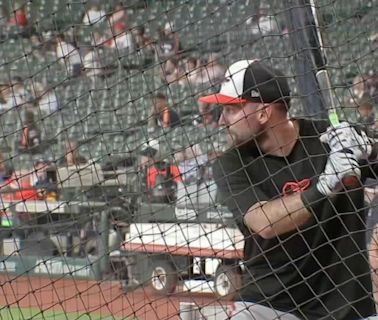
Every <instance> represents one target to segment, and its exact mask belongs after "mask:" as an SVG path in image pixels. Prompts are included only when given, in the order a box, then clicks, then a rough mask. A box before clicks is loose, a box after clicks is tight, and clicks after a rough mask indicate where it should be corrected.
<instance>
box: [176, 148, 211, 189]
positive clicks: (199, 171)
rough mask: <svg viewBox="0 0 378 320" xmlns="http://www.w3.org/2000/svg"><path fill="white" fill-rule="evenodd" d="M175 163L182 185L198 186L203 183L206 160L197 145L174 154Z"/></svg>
mask: <svg viewBox="0 0 378 320" xmlns="http://www.w3.org/2000/svg"><path fill="white" fill-rule="evenodd" d="M175 161H176V163H177V165H178V168H179V171H180V174H181V180H182V182H183V183H184V184H187V185H188V184H197V185H199V184H201V183H202V182H203V181H204V179H205V176H206V166H205V165H206V164H207V162H208V159H207V156H206V155H205V154H203V152H202V150H201V147H200V146H199V145H198V144H195V145H193V146H191V147H188V148H186V149H184V150H182V151H179V152H176V153H175Z"/></svg>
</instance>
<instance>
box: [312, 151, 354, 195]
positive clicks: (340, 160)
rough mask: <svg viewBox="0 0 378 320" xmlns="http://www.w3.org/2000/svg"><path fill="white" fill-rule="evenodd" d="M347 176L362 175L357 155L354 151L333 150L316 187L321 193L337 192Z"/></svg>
mask: <svg viewBox="0 0 378 320" xmlns="http://www.w3.org/2000/svg"><path fill="white" fill-rule="evenodd" d="M347 176H355V177H357V178H360V176H361V171H360V169H359V165H358V161H357V159H356V156H355V155H354V153H352V152H344V151H338V152H332V153H331V154H330V155H329V157H328V161H327V163H326V166H325V168H324V171H323V173H322V174H321V175H320V176H319V180H318V183H317V184H316V187H317V189H318V190H319V192H320V193H322V194H323V195H325V196H328V195H330V194H332V193H334V192H335V190H336V188H337V186H338V185H339V184H340V183H341V181H342V179H343V178H344V177H347Z"/></svg>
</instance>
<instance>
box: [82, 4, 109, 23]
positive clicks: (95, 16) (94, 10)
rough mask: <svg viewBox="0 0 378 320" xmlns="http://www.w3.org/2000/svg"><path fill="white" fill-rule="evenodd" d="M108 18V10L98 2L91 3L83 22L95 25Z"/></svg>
mask: <svg viewBox="0 0 378 320" xmlns="http://www.w3.org/2000/svg"><path fill="white" fill-rule="evenodd" d="M105 18H106V12H105V11H104V10H103V9H101V8H100V7H99V6H98V5H97V4H91V5H90V6H89V7H88V9H87V10H86V11H85V14H84V18H83V24H85V25H93V24H96V23H101V22H103V21H104V20H105Z"/></svg>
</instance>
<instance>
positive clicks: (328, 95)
mask: <svg viewBox="0 0 378 320" xmlns="http://www.w3.org/2000/svg"><path fill="white" fill-rule="evenodd" d="M310 4H311V10H312V14H313V17H314V22H315V27H316V33H317V36H318V43H319V49H320V51H321V53H322V55H323V58H324V60H325V61H324V64H323V66H322V69H321V70H319V71H318V72H317V73H316V79H317V81H318V85H319V89H320V93H321V95H322V98H323V102H324V105H325V106H327V107H328V120H329V122H330V124H331V125H332V126H337V125H338V124H339V123H340V121H339V117H338V115H337V105H336V103H335V99H334V94H333V92H332V85H331V80H330V77H329V74H328V70H327V55H326V52H325V47H324V43H323V37H322V33H321V31H320V25H319V20H318V15H317V11H316V7H315V2H314V0H310ZM341 184H342V185H341V186H339V187H337V188H336V189H337V190H340V189H342V188H343V186H344V188H346V189H348V190H349V189H357V188H359V187H361V181H360V179H359V178H358V177H357V176H353V175H351V176H346V177H344V178H343V179H342V181H341ZM337 190H335V191H337Z"/></svg>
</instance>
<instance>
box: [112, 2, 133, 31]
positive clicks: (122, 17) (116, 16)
mask: <svg viewBox="0 0 378 320" xmlns="http://www.w3.org/2000/svg"><path fill="white" fill-rule="evenodd" d="M127 19H128V18H127V13H126V11H125V9H124V7H123V5H122V4H117V5H116V6H115V7H114V10H113V12H112V14H111V15H110V16H109V24H110V25H111V26H114V25H115V24H116V23H118V22H125V21H127Z"/></svg>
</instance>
